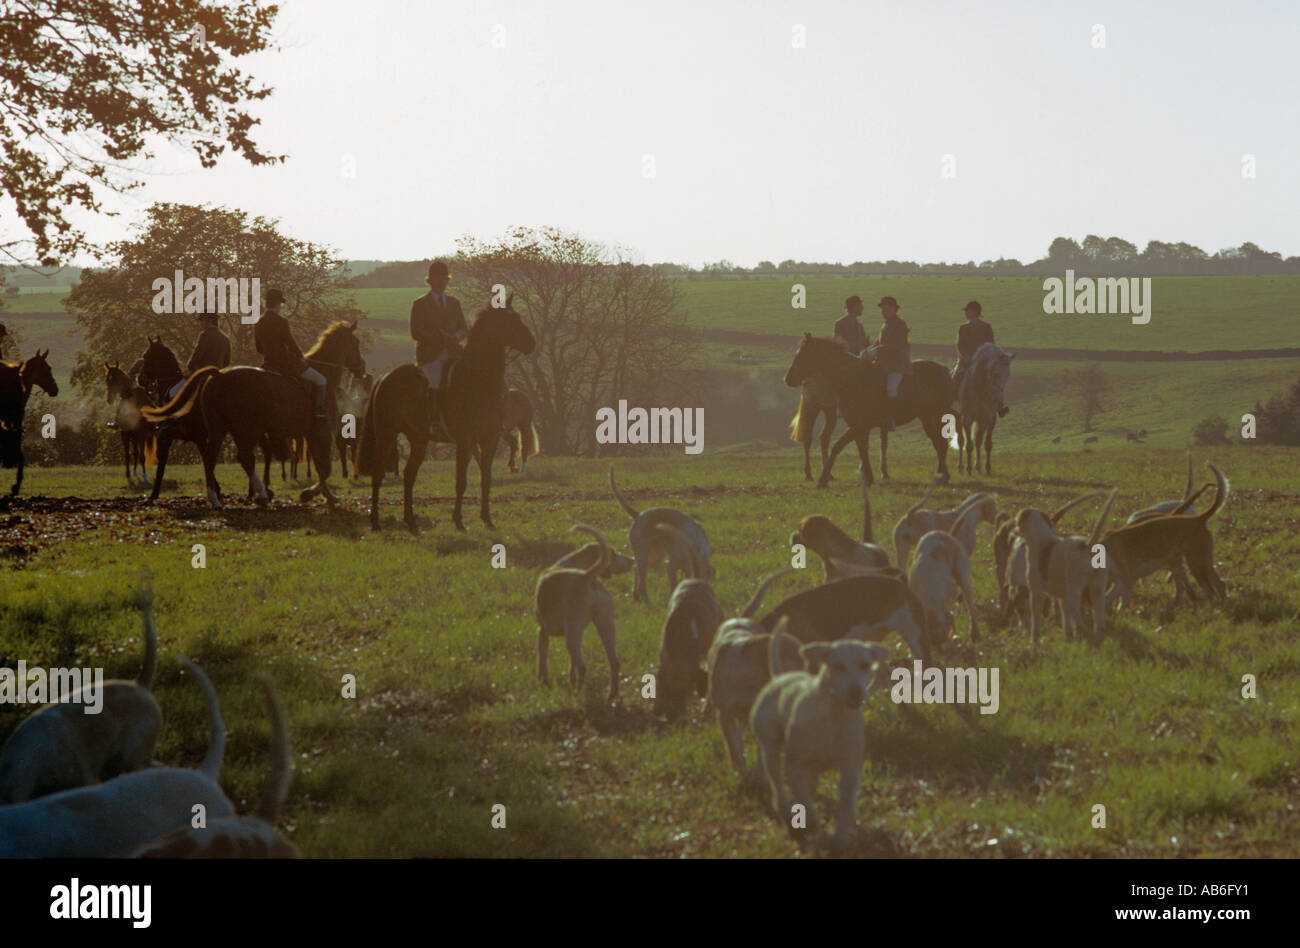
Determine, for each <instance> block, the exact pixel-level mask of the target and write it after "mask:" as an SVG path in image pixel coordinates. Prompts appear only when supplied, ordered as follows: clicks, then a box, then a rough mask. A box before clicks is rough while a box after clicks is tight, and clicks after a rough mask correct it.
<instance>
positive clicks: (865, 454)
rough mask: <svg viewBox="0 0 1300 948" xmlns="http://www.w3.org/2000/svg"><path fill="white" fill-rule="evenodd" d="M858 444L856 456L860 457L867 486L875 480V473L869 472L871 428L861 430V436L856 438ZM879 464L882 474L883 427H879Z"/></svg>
mask: <svg viewBox="0 0 1300 948" xmlns="http://www.w3.org/2000/svg"><path fill="white" fill-rule="evenodd" d="M856 443H857V446H858V457H860V458H861V459H862V476H863V478H864V479H865V480H866V483H867V486H868V487H870V486H871V485H872V484H874V483H875V482H876V478H875V475H874V474H872V472H871V429H870V428H868V429H866V430H865V431H863V432H862V437H860V438H858V439H857V440H856ZM880 464H881V469H882V471H881V476H882V477H883V476H884V472H883V468H884V464H885V427H884V426H883V425H882V426H881V428H880Z"/></svg>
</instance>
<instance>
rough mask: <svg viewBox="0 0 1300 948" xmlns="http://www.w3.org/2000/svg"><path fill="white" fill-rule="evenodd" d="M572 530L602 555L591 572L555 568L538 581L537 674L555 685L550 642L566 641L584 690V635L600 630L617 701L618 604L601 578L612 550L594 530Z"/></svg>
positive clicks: (572, 675) (572, 672)
mask: <svg viewBox="0 0 1300 948" xmlns="http://www.w3.org/2000/svg"><path fill="white" fill-rule="evenodd" d="M573 529H575V530H581V531H582V532H583V533H587V534H590V535H591V536H592V537H594V538H595V539H596V542H597V543H599V544H600V555H599V556H598V557H597V559H596V561H595V562H594V563H592V564H591V565H590V566H588V567H587V568H586V569H571V568H568V567H560V568H554V567H553V568H551V569H548V570H546V571H544V572H543V573H542V575H541V576H539V577H538V578H537V589H536V592H535V597H534V598H535V601H536V615H537V624H538V631H537V672H538V676H539V677H540V678H541V679H542V684H544V685H549V684H550V683H551V678H550V673H549V672H548V670H547V652H548V651H549V645H550V640H551V639H552V638H555V637H559V636H563V637H564V644H565V647H566V648H567V649H568V651H569V683H570V684H571V685H573V686H574V687H575V688H577V689H579V690H581V689H582V686H583V684H584V683H585V682H586V680H587V663H586V662H584V661H583V660H582V633H583V632H584V631H585V630H586V628H587V626H588V625H589V624H591V625H595V626H596V632H597V633H598V634H599V635H600V641H601V644H602V645H604V646H605V658H606V659H607V660H608V662H609V697H610V700H611V701H612V700H613V699H614V698H616V697H617V696H618V672H619V661H618V652H617V651H616V650H615V648H614V599H613V597H612V596H610V594H609V591H608V590H606V589H605V587H604V586H602V585H601V584H600V580H599V579H598V578H597V577H599V576H600V575H601V573H602V572H604V571H605V570H606V569H607V568H608V566H609V559H610V556H609V544H607V543H606V542H605V538H604V537H603V536H602V535H601V533H600V531H599V530H597V529H596V528H595V527H589V526H587V525H586V524H578V525H577V526H576V527H574V528H573Z"/></svg>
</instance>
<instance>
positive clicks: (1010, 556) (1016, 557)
mask: <svg viewBox="0 0 1300 948" xmlns="http://www.w3.org/2000/svg"><path fill="white" fill-rule="evenodd" d="M1100 496H1101V492H1100V491H1097V492H1094V493H1091V494H1084V495H1083V496H1082V497H1076V498H1075V499H1074V500H1072V501H1070V502H1069V503H1067V504H1065V505H1064V506H1061V507H1058V508H1057V509H1056V511H1055V512H1054V513H1052V515H1051V516H1050V517H1049V518H1048V519H1049V520H1050V521H1051V522H1052V526H1053V528H1055V526H1056V524H1057V523H1058V522H1059V521H1060V519H1061V518H1062V517H1063V516H1065V515H1066V513H1068V512H1069V511H1070V510H1072V509H1073V508H1075V507H1077V506H1078V505H1079V504H1082V503H1085V502H1087V501H1089V500H1094V499H1095V498H1097V497H1100ZM997 524H998V526H997V530H996V532H995V533H994V536H993V556H994V559H995V562H996V568H997V575H998V598H999V600H1000V603H1001V607H1002V615H1003V617H1004V618H1006V619H1010V618H1011V616H1012V615H1013V614H1015V613H1019V615H1020V624H1021V627H1022V628H1023V627H1024V626H1025V625H1026V624H1027V623H1028V621H1029V620H1028V615H1029V613H1028V611H1027V609H1028V606H1027V603H1028V597H1029V555H1028V548H1027V547H1026V546H1025V540H1024V538H1023V537H1022V536H1021V535H1020V532H1019V531H1018V530H1017V529H1016V518H1015V517H1013V516H1011V515H1010V514H998V518H997Z"/></svg>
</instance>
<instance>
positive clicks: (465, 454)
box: [451, 441, 483, 533]
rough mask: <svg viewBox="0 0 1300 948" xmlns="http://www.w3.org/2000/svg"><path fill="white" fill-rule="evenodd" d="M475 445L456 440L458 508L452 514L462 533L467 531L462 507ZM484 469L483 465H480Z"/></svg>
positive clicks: (452, 518)
mask: <svg viewBox="0 0 1300 948" xmlns="http://www.w3.org/2000/svg"><path fill="white" fill-rule="evenodd" d="M472 449H473V445H472V444H471V443H470V442H468V441H458V442H456V509H455V512H454V513H453V514H452V517H451V520H452V523H454V524H455V525H456V529H457V530H459V531H460V532H461V533H464V532H465V523H464V521H462V520H461V516H460V507H461V503H462V502H463V501H464V499H465V484H466V482H467V481H468V479H469V477H468V472H469V459H470V455H471V454H473V450H472ZM479 470H483V466H482V465H480V466H479Z"/></svg>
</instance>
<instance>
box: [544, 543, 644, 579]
mask: <svg viewBox="0 0 1300 948" xmlns="http://www.w3.org/2000/svg"><path fill="white" fill-rule="evenodd" d="M599 560H600V544H599V543H588V544H586V545H585V546H581V547H579V548H578V549H576V550H574V551H573V552H572V553H569V554H566V555H565V556H562V557H560V558H559V559H558V560H556V561H555V562H554V563H552V564H551V565H550V566H548V567H547V569H586V568H587V567H588V566H591V565H592V564H593V563H596V562H598V561H599ZM634 565H635V563H634V561H633V559H632V557H630V556H625V555H623V554H622V553H618V552H615V551H614V550H610V551H609V562H608V563H607V564H606V565H605V567H604V568H603V569H602V570H601V571H600V572H599V573H598V574H597V575H598V576H599V577H600V578H601V579H609V578H610V577H611V576H621V575H623V574H624V573H630V572H632V567H633V566H634Z"/></svg>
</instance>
